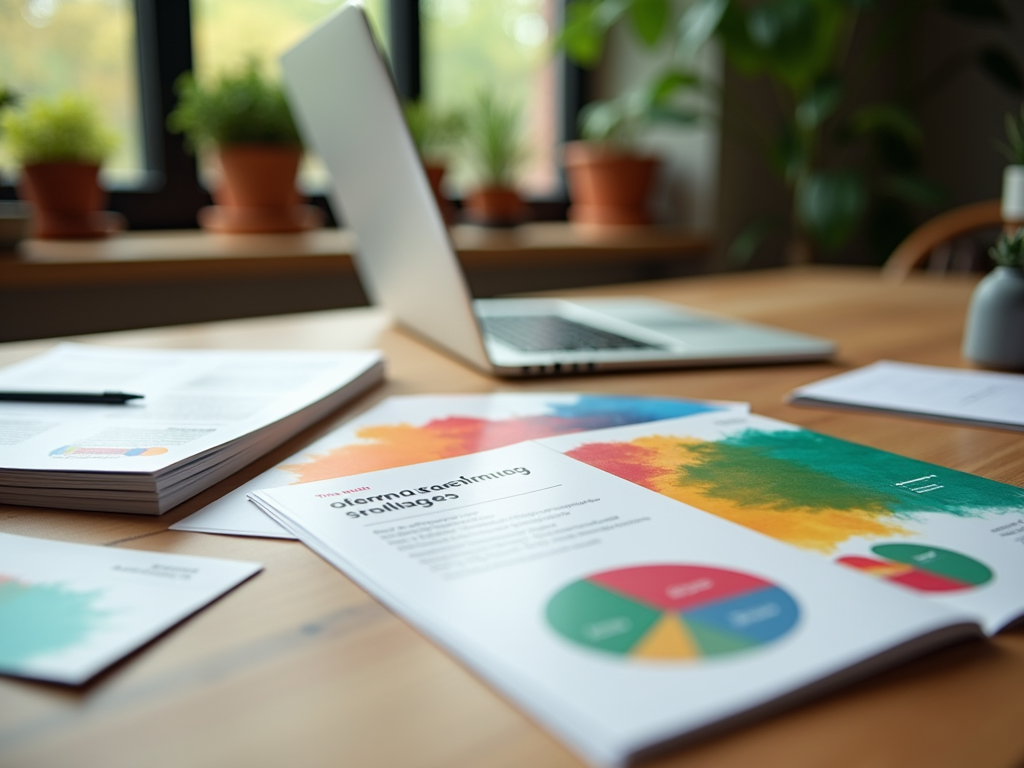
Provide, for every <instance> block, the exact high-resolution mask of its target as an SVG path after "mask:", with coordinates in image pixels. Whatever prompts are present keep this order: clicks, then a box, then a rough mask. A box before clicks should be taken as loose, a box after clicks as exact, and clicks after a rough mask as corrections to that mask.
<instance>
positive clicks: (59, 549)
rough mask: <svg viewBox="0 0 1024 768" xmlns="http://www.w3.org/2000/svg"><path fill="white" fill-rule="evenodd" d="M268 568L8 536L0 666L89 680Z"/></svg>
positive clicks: (0, 584) (1, 543)
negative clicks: (262, 569)
mask: <svg viewBox="0 0 1024 768" xmlns="http://www.w3.org/2000/svg"><path fill="white" fill-rule="evenodd" d="M261 568H262V566H261V565H259V564H258V563H246V562H239V561H234V560H220V559H215V558H210V557H192V556H189V555H168V554H164V553H159V552H143V551H139V550H133V549H118V548H116V547H96V546H88V545H84V544H68V543H65V542H61V541H49V540H45V539H34V538H27V537H25V536H12V535H10V534H0V673H6V674H10V675H16V676H19V677H29V678H34V679H39V680H49V681H53V682H58V683H69V684H79V683H84V682H86V681H87V680H88V679H89V678H91V677H93V676H94V675H96V674H97V673H99V672H101V671H102V670H103V669H105V668H106V667H108V666H110V665H111V664H113V663H114V662H115V661H117V660H118V659H120V658H122V657H123V656H126V655H127V654H129V653H131V652H132V651H134V650H135V649H136V648H138V647H139V646H141V645H143V644H144V643H146V642H148V641H150V640H152V639H153V638H154V637H156V636H157V635H159V634H161V633H162V632H164V631H165V630H167V629H169V628H170V627H172V626H174V625H175V624H177V623H178V622H180V621H181V620H182V619H184V618H185V617H187V616H189V615H191V614H193V613H195V612H196V611H198V610H199V609H200V608H203V607H204V606H206V605H207V604H208V603H210V602H211V601H213V600H214V599H216V598H217V597H219V596H220V595H222V594H224V593H225V592H227V591H228V590H230V589H232V588H233V587H235V586H237V585H238V584H240V583H241V582H243V581H244V580H246V579H248V578H249V577H250V576H252V575H253V574H255V573H257V572H258V571H259V570H260V569H261Z"/></svg>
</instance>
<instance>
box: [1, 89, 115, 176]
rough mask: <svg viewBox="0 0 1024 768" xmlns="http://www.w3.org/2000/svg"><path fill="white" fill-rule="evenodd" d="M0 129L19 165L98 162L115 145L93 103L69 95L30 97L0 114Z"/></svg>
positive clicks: (109, 152) (111, 150) (113, 138)
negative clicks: (44, 97)
mask: <svg viewBox="0 0 1024 768" xmlns="http://www.w3.org/2000/svg"><path fill="white" fill-rule="evenodd" d="M0 132H2V133H3V136H4V141H5V142H6V144H7V145H8V147H9V148H10V151H11V155H12V156H13V157H14V159H15V160H17V161H18V162H19V163H21V164H22V165H31V164H34V163H59V162H72V163H97V164H98V163H102V162H103V161H104V160H106V159H107V158H108V157H109V156H110V155H111V154H112V153H113V151H114V149H116V147H117V137H116V136H115V135H114V133H113V132H112V131H110V130H109V129H107V128H106V127H105V126H104V125H103V122H102V121H101V120H100V118H99V116H98V115H97V113H96V110H95V109H94V107H93V105H92V104H91V103H90V102H89V101H87V100H86V99H84V98H82V97H81V96H75V95H72V94H66V95H64V96H58V97H57V98H55V99H33V100H31V101H29V102H27V103H26V104H25V105H24V106H18V107H12V108H9V109H4V110H3V111H2V113H0Z"/></svg>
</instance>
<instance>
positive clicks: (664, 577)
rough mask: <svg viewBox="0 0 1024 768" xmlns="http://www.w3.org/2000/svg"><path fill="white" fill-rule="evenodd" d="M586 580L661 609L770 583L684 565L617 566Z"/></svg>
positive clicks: (736, 593)
mask: <svg viewBox="0 0 1024 768" xmlns="http://www.w3.org/2000/svg"><path fill="white" fill-rule="evenodd" d="M587 580H588V581H590V582H592V583H594V584H599V585H600V586H602V587H605V588H606V589H610V590H612V591H614V592H617V593H618V594H620V595H622V596H624V597H629V598H632V599H634V600H639V601H641V602H643V603H646V604H647V605H649V606H651V607H654V608H660V609H661V610H664V611H679V610H683V609H686V608H690V607H692V606H698V605H704V604H706V603H710V602H713V601H717V600H725V599H728V598H730V597H737V596H739V595H743V594H746V593H747V592H752V591H754V590H758V589H764V588H765V587H769V586H771V584H770V583H769V582H767V581H764V580H763V579H759V578H757V577H755V576H749V575H747V574H745V573H738V572H736V571H723V570H721V569H718V568H704V567H700V566H687V565H647V566H644V567H642V568H620V569H618V570H614V571H605V572H604V573H598V574H595V575H593V576H591V577H589V578H588V579H587Z"/></svg>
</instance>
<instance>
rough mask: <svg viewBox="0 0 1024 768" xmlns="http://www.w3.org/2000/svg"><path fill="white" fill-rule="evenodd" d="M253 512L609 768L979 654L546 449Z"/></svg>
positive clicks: (318, 487)
mask: <svg viewBox="0 0 1024 768" xmlns="http://www.w3.org/2000/svg"><path fill="white" fill-rule="evenodd" d="M253 497H254V499H256V500H257V501H258V503H259V504H260V506H261V507H262V508H264V509H265V510H267V511H268V512H270V513H271V514H272V515H273V516H274V517H275V518H277V519H278V520H279V521H280V522H282V523H283V524H284V525H286V526H287V527H288V528H289V529H290V530H291V531H292V532H294V533H295V534H296V535H298V536H299V537H300V538H301V539H302V541H304V542H305V543H306V544H308V545H309V546H310V547H312V548H313V549H314V550H316V551H317V552H318V553H320V554H321V555H322V556H323V557H325V558H326V559H328V560H329V561H330V562H332V563H333V564H334V565H335V566H337V567H338V568H340V569H342V570H344V571H345V572H346V573H347V574H348V575H350V576H351V577H353V578H354V579H355V580H357V581H358V582H359V583H361V584H362V585H363V586H364V587H365V588H366V589H368V590H369V591H370V592H371V593H373V594H374V595H376V596H377V597H378V598H380V599H381V600H383V601H384V602H386V603H388V604H389V605H390V606H391V607H392V608H394V609H395V610H396V611H397V612H398V613H399V614H401V615H403V616H404V617H406V618H407V619H409V620H410V621H412V622H413V623H414V624H416V625H417V626H418V627H420V628H421V629H422V630H423V631H424V632H426V633H427V634H428V635H431V636H433V637H434V638H435V639H436V640H438V641H439V642H440V643H442V644H443V645H445V646H447V647H448V648H449V649H450V650H451V651H452V652H453V653H455V654H456V655H458V656H460V657H461V658H462V659H463V660H464V661H465V662H466V663H468V664H469V665H470V666H472V667H473V668H474V669H475V670H476V671H477V672H478V673H479V674H480V675H481V676H482V677H484V678H486V679H487V680H489V681H490V682H492V683H493V684H494V685H495V686H496V687H498V688H499V689H501V690H503V691H504V692H505V693H506V694H508V695H509V696H510V697H511V698H513V699H514V700H515V701H517V702H518V703H519V704H520V705H521V706H522V707H523V708H524V709H526V710H528V711H529V712H531V713H532V714H533V716H534V717H536V718H537V719H538V720H539V721H540V722H541V723H544V724H546V725H547V726H548V727H549V728H551V729H552V730H553V731H554V732H556V733H557V734H559V735H560V736H561V737H562V738H563V739H565V740H566V741H567V742H568V743H569V744H570V745H572V746H573V747H574V748H575V749H577V750H578V751H579V752H580V753H581V754H583V755H584V756H585V757H587V758H588V759H590V760H591V761H593V762H595V763H599V764H608V765H617V764H621V763H623V762H624V761H626V760H628V759H630V758H631V757H633V756H635V755H637V754H640V753H642V752H644V751H647V750H649V749H651V748H653V747H654V746H655V745H658V744H663V743H664V742H666V741H668V740H670V739H677V738H679V737H682V736H684V735H686V734H694V733H696V732H698V731H699V730H700V729H702V728H704V727H707V726H710V725H712V724H716V723H720V722H721V721H724V720H728V719H729V718H732V717H736V716H739V715H740V714H745V715H747V716H749V715H750V714H751V713H752V712H753V711H758V712H759V711H760V710H761V709H763V708H768V709H770V708H771V707H772V706H774V707H775V708H778V707H779V706H781V703H779V702H776V700H777V699H779V698H780V697H783V696H786V697H787V702H792V701H795V700H797V699H799V698H800V697H801V696H808V695H811V694H812V693H815V692H819V691H821V690H823V689H824V688H828V687H830V686H834V685H837V684H839V683H840V682H843V681H845V680H847V679H849V678H851V677H855V676H859V675H864V674H867V673H868V672H869V671H871V670H872V669H877V668H879V667H881V666H885V665H888V664H892V663H895V662H897V661H899V660H901V659H903V658H906V657H907V656H908V655H911V654H917V653H921V652H923V651H925V650H927V649H930V648H934V647H936V646H937V645H939V644H943V643H948V642H951V641H952V640H954V639H959V638H963V637H965V636H972V637H978V636H980V632H979V630H978V627H977V625H976V624H975V623H974V622H972V621H970V619H969V618H966V617H965V616H964V615H963V614H958V613H957V612H956V611H954V610H951V609H949V608H947V607H945V606H940V605H935V604H933V603H929V602H928V601H924V600H920V599H918V598H917V597H914V596H912V595H909V594H907V593H905V592H903V591H901V590H897V589H893V588H891V587H889V586H887V585H885V584H882V583H879V582H877V581H874V580H872V579H865V578H864V577H863V576H861V575H859V574H856V573H853V572H851V571H847V570H845V569H841V568H833V567H831V566H829V565H828V564H826V563H822V562H820V560H818V559H817V558H815V557H813V556H811V555H808V554H806V553H803V552H800V551H798V550H794V549H792V548H791V547H787V546H785V545H783V544H781V543H779V542H776V541H774V540H772V539H770V538H768V537H765V536H762V535H760V534H757V533H754V532H752V531H748V530H746V529H744V528H742V527H741V526H737V525H734V524H732V523H729V522H727V521H724V520H721V519H719V518H717V517H715V516H713V515H709V514H707V513H705V512H701V511H699V510H697V509H694V508H692V507H690V506H688V505H686V504H682V503H679V502H676V501H673V500H671V499H668V498H666V497H664V496H661V495H659V494H657V493H653V492H651V491H649V490H647V489H645V488H641V487H639V486H637V485H634V484H632V483H629V482H626V481H623V480H621V479H620V478H616V477H614V476H612V475H610V474H607V473H605V472H601V471H599V470H596V469H594V468H593V467H590V466H588V465H586V464H583V463H581V462H577V461H574V460H572V459H569V458H568V457H565V456H562V455H560V454H558V453H556V452H554V451H552V450H550V449H548V448H545V447H544V446H541V445H539V444H537V443H522V444H518V445H513V446H508V447H505V448H499V449H496V450H492V451H487V452H483V453H477V454H473V455H468V456H464V457H460V458H452V459H445V460H441V461H436V462H431V463H427V464H417V465H413V466H408V467H402V468H397V469H390V470H384V471H380V472H372V473H368V474H363V475H358V476H354V477H348V478H340V479H332V480H325V481H319V482H314V483H309V484H305V485H292V486H286V487H282V488H276V489H270V490H265V491H258V492H256V493H255V494H253ZM773 702H775V703H774V705H773V704H772V703H773Z"/></svg>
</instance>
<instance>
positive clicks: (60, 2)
mask: <svg viewBox="0 0 1024 768" xmlns="http://www.w3.org/2000/svg"><path fill="white" fill-rule="evenodd" d="M135 50H136V43H135V8H134V3H133V2H132V0H0V80H2V82H3V84H5V85H7V86H8V87H10V88H13V89H14V90H15V91H17V92H18V93H20V94H21V95H22V96H23V97H24V98H27V99H30V98H32V97H36V96H39V97H45V98H52V97H54V96H57V95H60V94H63V93H75V94H79V95H81V96H84V97H85V98H87V99H89V100H90V101H92V102H93V103H94V104H95V105H96V107H97V109H98V111H99V113H100V115H101V117H102V119H103V120H104V121H105V122H106V123H107V125H108V126H109V127H110V128H111V129H112V130H113V131H114V132H115V133H116V134H117V136H118V138H119V140H120V144H119V146H118V149H117V152H116V154H115V155H114V156H113V157H112V158H111V159H110V161H108V163H107V164H106V166H105V170H104V176H105V179H106V181H107V182H110V183H113V184H114V185H118V186H120V185H122V184H126V185H130V184H133V183H138V182H140V181H141V180H142V178H143V174H144V167H145V163H144V160H143V151H142V130H141V117H142V116H141V113H140V110H139V86H138V70H137V57H136V53H135ZM3 165H4V167H5V170H7V171H8V172H10V170H11V165H12V164H11V162H10V159H9V158H6V157H5V158H3Z"/></svg>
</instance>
